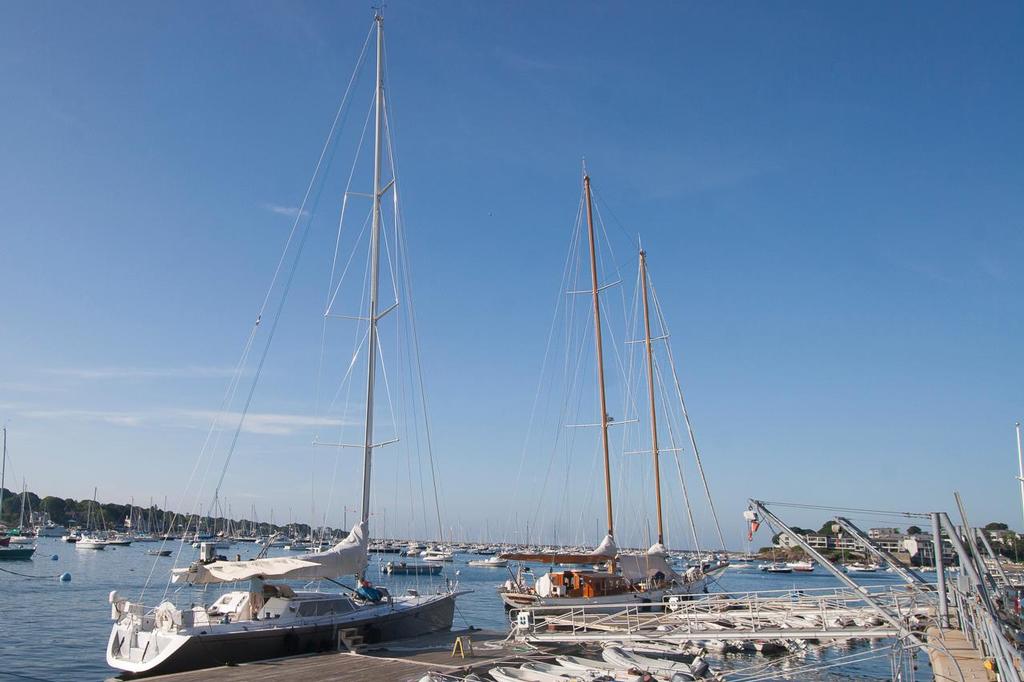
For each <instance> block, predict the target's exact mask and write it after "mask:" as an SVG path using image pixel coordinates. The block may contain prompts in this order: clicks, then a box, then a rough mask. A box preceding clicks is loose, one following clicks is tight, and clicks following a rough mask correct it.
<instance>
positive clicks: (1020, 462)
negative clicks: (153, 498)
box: [4, 422, 1024, 512]
mask: <svg viewBox="0 0 1024 682" xmlns="http://www.w3.org/2000/svg"><path fill="white" fill-rule="evenodd" d="M4 433H5V434H6V433H7V432H6V431H5V432H4ZM1017 471H1018V473H1017V480H1018V481H1019V482H1020V505H1021V510H1022V512H1024V449H1022V448H1021V442H1020V422H1017Z"/></svg>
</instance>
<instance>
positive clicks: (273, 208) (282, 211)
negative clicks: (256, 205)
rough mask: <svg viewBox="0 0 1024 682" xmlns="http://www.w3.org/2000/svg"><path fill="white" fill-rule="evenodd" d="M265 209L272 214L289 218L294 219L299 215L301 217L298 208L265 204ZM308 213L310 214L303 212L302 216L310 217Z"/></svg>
mask: <svg viewBox="0 0 1024 682" xmlns="http://www.w3.org/2000/svg"><path fill="white" fill-rule="evenodd" d="M263 208H265V209H267V210H268V211H270V212H271V213H276V214H277V215H283V216H288V217H289V218H294V217H296V216H297V215H299V208H298V206H282V205H280V204H263ZM308 213H309V212H308V211H302V215H308Z"/></svg>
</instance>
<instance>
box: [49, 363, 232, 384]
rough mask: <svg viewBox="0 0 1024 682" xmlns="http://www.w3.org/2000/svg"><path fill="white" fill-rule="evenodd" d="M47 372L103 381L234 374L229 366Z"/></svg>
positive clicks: (216, 377)
mask: <svg viewBox="0 0 1024 682" xmlns="http://www.w3.org/2000/svg"><path fill="white" fill-rule="evenodd" d="M45 371H46V373H47V374H54V375H57V376H64V377H70V378H72V379H81V380H84V381H96V380H99V381H103V380H116V379H222V378H225V377H230V376H232V375H233V374H234V371H235V370H234V369H233V368H230V367H198V366H188V367H59V368H51V369H47V370H45Z"/></svg>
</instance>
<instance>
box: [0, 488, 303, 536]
mask: <svg viewBox="0 0 1024 682" xmlns="http://www.w3.org/2000/svg"><path fill="white" fill-rule="evenodd" d="M25 500H26V506H25V510H26V515H27V514H28V510H29V509H31V510H32V511H34V512H44V513H45V514H47V515H48V516H49V517H50V520H51V521H53V522H54V523H56V524H58V525H62V526H68V527H70V526H84V525H85V524H86V520H87V519H88V516H89V508H90V506H92V517H93V518H92V525H93V526H95V527H98V528H101V529H102V528H104V527H106V528H108V529H111V530H113V529H121V528H125V527H126V523H125V520H126V519H128V518H134V519H135V521H134V523H135V526H136V529H138V528H139V527H141V528H143V529H147V528H148V530H149V531H150V532H153V533H165V532H175V533H180V532H183V531H184V530H185V529H186V524H187V521H188V515H187V514H181V513H178V512H175V511H172V510H165V509H160V508H159V507H156V506H152V507H140V506H132V505H130V504H118V503H115V502H97V503H96V504H95V505H93V503H92V500H75V499H73V498H70V497H54V496H52V495H47V496H46V497H39V496H38V495H37V494H36V493H33V492H28V493H26V495H25ZM21 509H22V494H21V493H20V492H16V491H12V490H8V489H6V488H4V489H3V505H2V506H0V524H3V525H7V526H8V527H11V528H14V527H17V526H18V525H19V524H20V523H21ZM199 520H200V524H199V525H200V527H201V528H204V529H211V528H216V529H217V530H222V529H225V528H228V527H229V525H230V527H231V528H233V529H235V532H239V530H240V529H242V528H246V529H250V528H256V529H257V530H258V532H259V533H261V534H268V533H275V532H283V531H284V530H285V529H286V528H287V527H286V526H280V525H277V524H270V523H259V522H255V521H252V520H250V519H228V518H225V517H223V516H217V517H214V516H202V517H200V519H199ZM188 526H189V529H190V530H193V531H194V530H195V528H196V523H195V520H193V521H192V523H191V524H188ZM290 527H291V528H294V529H295V531H296V532H298V533H299V534H302V535H305V534H307V533H309V532H310V528H309V525H308V524H302V523H299V524H292V525H291V526H290Z"/></svg>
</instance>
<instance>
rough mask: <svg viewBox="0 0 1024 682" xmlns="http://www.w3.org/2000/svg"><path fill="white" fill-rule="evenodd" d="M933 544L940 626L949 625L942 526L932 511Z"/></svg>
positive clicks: (936, 513)
mask: <svg viewBox="0 0 1024 682" xmlns="http://www.w3.org/2000/svg"><path fill="white" fill-rule="evenodd" d="M931 517H932V546H933V547H935V578H936V583H935V584H936V586H937V587H938V588H939V627H943V628H948V627H949V602H948V601H947V600H946V566H945V562H944V561H943V556H942V527H941V526H940V525H939V514H938V512H932V514H931Z"/></svg>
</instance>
